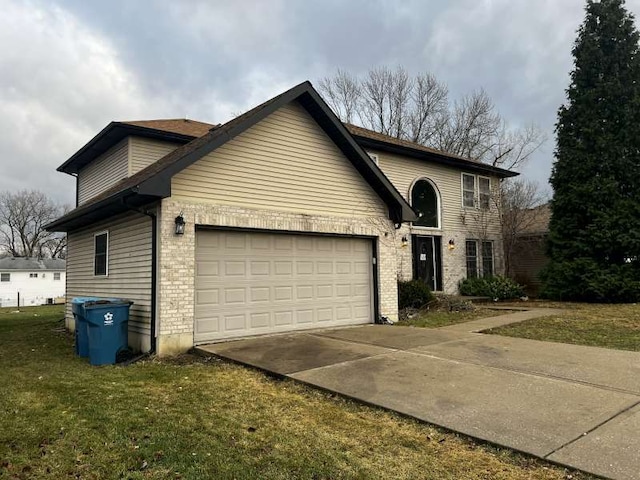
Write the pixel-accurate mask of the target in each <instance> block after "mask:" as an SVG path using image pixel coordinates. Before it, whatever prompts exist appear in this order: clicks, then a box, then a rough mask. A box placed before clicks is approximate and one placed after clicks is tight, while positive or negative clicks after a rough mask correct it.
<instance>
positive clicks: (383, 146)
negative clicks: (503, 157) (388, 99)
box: [352, 134, 520, 178]
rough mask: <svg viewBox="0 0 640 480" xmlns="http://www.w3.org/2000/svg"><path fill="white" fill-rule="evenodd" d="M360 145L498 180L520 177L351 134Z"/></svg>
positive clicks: (501, 170) (513, 173)
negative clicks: (497, 178)
mask: <svg viewBox="0 0 640 480" xmlns="http://www.w3.org/2000/svg"><path fill="white" fill-rule="evenodd" d="M352 135H353V137H355V139H356V140H357V141H358V143H359V144H360V145H362V146H363V147H365V148H374V149H378V150H382V151H385V152H388V153H395V154H398V155H405V156H409V157H412V158H417V159H419V160H425V161H430V162H436V163H440V164H444V165H449V166H451V167H456V168H460V169H464V170H468V171H475V172H482V173H487V174H491V175H495V176H496V177H499V178H508V177H515V176H518V175H520V174H519V173H518V172H514V171H511V170H506V169H504V168H499V167H494V166H492V165H487V164H486V163H480V162H474V161H473V160H464V159H462V158H457V157H452V156H448V155H446V154H438V153H436V152H427V151H424V150H419V149H416V148H411V147H405V146H402V145H395V144H392V143H388V142H384V141H382V140H375V139H373V138H369V137H364V136H361V135H358V134H352Z"/></svg>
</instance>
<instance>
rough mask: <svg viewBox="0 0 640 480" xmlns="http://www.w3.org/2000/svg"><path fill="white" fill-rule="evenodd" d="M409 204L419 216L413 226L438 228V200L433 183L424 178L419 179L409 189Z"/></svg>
mask: <svg viewBox="0 0 640 480" xmlns="http://www.w3.org/2000/svg"><path fill="white" fill-rule="evenodd" d="M411 206H412V207H413V209H414V210H415V211H416V213H417V214H418V216H419V218H418V220H416V221H415V222H413V225H414V226H418V227H432V228H440V201H439V198H438V192H437V191H436V189H435V187H434V185H433V184H432V183H431V182H430V181H429V180H426V179H420V180H418V181H417V182H415V183H414V184H413V188H412V189H411Z"/></svg>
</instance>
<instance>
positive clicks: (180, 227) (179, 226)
mask: <svg viewBox="0 0 640 480" xmlns="http://www.w3.org/2000/svg"><path fill="white" fill-rule="evenodd" d="M175 222H176V235H184V226H185V221H184V216H183V215H182V212H180V213H179V214H178V216H177V217H176V220H175Z"/></svg>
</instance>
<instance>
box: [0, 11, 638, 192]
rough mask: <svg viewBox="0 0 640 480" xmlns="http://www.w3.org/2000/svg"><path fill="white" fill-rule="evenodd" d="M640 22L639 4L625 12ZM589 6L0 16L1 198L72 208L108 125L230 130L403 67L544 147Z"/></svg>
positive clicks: (534, 172) (545, 152) (538, 161)
mask: <svg viewBox="0 0 640 480" xmlns="http://www.w3.org/2000/svg"><path fill="white" fill-rule="evenodd" d="M627 7H628V9H629V10H630V11H631V12H633V13H635V14H637V13H640V0H633V1H628V3H627ZM583 8H584V2H583V0H561V1H559V0H517V1H514V0H447V1H445V0H415V1H405V2H402V1H399V0H396V1H391V0H389V1H374V0H350V1H343V0H318V1H312V0H291V1H286V0H274V1H266V0H236V1H233V2H232V1H228V0H221V1H214V0H180V1H175V0H167V1H162V0H155V1H153V2H150V1H135V2H134V1H127V0H109V1H106V0H105V1H97V0H94V1H86V0H66V1H59V2H55V1H26V2H23V1H19V0H13V1H12V0H0V11H2V15H1V16H0V155H1V157H0V158H1V162H2V164H1V165H2V174H1V175H0V190H19V189H24V188H29V189H31V188H34V189H40V190H43V191H44V192H46V193H47V194H49V195H51V196H52V197H54V198H55V199H56V200H57V201H61V202H67V203H71V202H72V200H73V198H74V192H73V189H74V187H75V183H74V181H73V179H72V178H71V177H69V176H68V175H65V174H62V173H58V172H56V171H55V169H56V167H58V166H59V165H60V164H61V163H62V162H64V161H65V160H66V159H67V158H68V157H69V156H70V155H72V154H73V153H74V152H75V151H76V150H77V149H79V148H80V147H81V146H82V145H83V144H84V143H86V142H87V141H88V140H89V139H90V138H91V137H92V136H93V135H95V134H96V133H97V132H98V131H99V130H100V129H101V128H103V127H104V126H105V125H106V124H107V123H108V122H110V121H112V120H132V119H153V118H176V117H187V118H192V119H199V120H203V121H208V122H211V123H219V122H224V121H226V120H228V119H229V118H231V117H232V116H233V115H234V114H237V113H239V112H241V111H244V110H246V109H248V108H251V107H253V106H255V105H256V104H258V103H261V102H263V101H264V100H267V99H268V98H270V97H272V96H273V95H276V94H278V93H280V92H282V91H283V90H285V89H287V88H289V87H291V86H293V85H295V84H297V83H299V82H301V81H304V80H310V81H311V82H312V83H314V84H316V85H317V84H318V81H319V80H320V79H321V78H323V77H324V76H327V75H331V74H333V73H334V72H335V71H336V69H337V68H342V69H345V70H348V71H350V72H352V73H354V74H360V73H363V72H366V71H367V70H368V69H369V68H371V67H373V66H381V65H386V66H390V67H395V66H397V65H401V66H403V67H405V68H406V69H407V70H408V71H409V72H411V73H420V72H425V71H427V72H431V73H433V74H434V75H435V76H436V77H437V78H438V79H439V80H441V81H443V82H445V83H446V84H447V85H448V86H449V90H450V92H451V95H452V97H453V98H455V97H456V96H459V95H461V94H464V93H469V92H471V91H472V90H475V89H478V88H480V87H482V88H484V89H485V90H486V91H487V92H488V94H489V95H490V96H491V97H492V98H493V100H494V102H495V104H496V106H497V108H498V111H499V112H500V113H501V114H502V115H503V116H504V117H505V118H506V119H507V120H508V121H509V122H510V124H512V125H516V126H517V125H525V124H528V123H531V122H534V123H536V124H537V125H538V126H539V127H540V128H542V129H543V130H544V131H545V132H547V134H548V136H549V140H548V141H547V143H546V144H545V146H544V148H543V149H542V150H541V151H539V152H538V153H537V154H536V155H535V157H534V158H533V159H532V160H531V162H530V163H529V165H528V166H527V167H526V168H525V169H524V170H523V172H522V173H523V174H524V175H525V176H526V177H528V178H532V179H534V180H537V181H538V182H540V183H541V184H544V185H546V184H547V180H548V177H549V173H550V169H551V163H552V159H553V155H552V153H553V147H554V137H553V125H554V123H555V119H556V112H557V109H558V107H559V106H560V105H561V104H562V102H563V101H564V90H565V88H566V87H567V85H568V73H569V71H570V70H571V66H572V63H571V62H572V59H571V46H572V43H573V41H574V39H575V32H576V29H577V28H578V26H579V25H580V23H581V22H582V19H583V15H584V10H583Z"/></svg>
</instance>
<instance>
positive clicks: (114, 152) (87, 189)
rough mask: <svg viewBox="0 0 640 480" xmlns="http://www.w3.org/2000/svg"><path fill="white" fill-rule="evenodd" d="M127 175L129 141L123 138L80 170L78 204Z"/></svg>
mask: <svg viewBox="0 0 640 480" xmlns="http://www.w3.org/2000/svg"><path fill="white" fill-rule="evenodd" d="M128 174H129V140H128V138H125V139H123V140H121V141H120V142H118V143H117V144H116V145H114V146H113V147H111V148H110V149H109V150H107V151H106V152H105V153H103V154H102V155H100V156H99V157H97V158H96V159H95V160H93V161H92V162H91V163H90V164H89V165H87V166H86V167H84V168H83V169H82V170H80V173H79V174H78V203H79V205H82V204H83V203H86V202H87V201H89V200H90V199H91V198H93V197H95V196H96V195H99V194H100V193H102V192H104V191H105V190H107V189H108V188H110V187H111V186H113V185H114V184H116V183H117V182H118V181H119V180H122V179H123V178H126V177H127V175H128Z"/></svg>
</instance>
